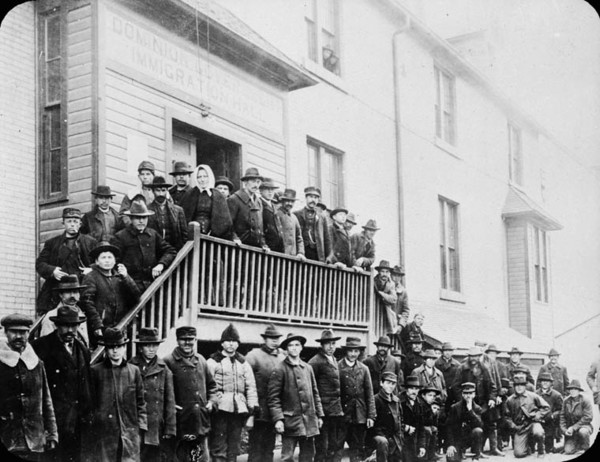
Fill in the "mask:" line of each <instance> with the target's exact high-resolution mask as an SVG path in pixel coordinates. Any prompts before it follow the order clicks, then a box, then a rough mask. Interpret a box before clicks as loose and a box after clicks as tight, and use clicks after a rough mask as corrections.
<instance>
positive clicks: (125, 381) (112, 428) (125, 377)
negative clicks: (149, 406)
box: [91, 357, 148, 462]
mask: <svg viewBox="0 0 600 462" xmlns="http://www.w3.org/2000/svg"><path fill="white" fill-rule="evenodd" d="M92 384H93V389H94V394H95V401H96V409H95V413H94V422H93V428H92V434H93V435H94V441H95V449H94V450H93V451H92V453H91V459H92V460H96V461H98V462H105V461H108V460H117V450H118V447H119V440H120V442H121V444H122V447H123V457H122V458H121V461H122V462H139V461H140V430H144V431H147V430H148V420H147V412H146V401H145V400H144V384H143V381H142V374H141V373H140V370H139V369H138V367H137V366H134V365H132V364H129V363H127V362H126V361H125V360H123V361H122V362H121V364H120V365H118V366H116V367H113V366H112V364H111V362H110V360H109V359H108V358H107V357H105V358H104V359H103V360H102V362H100V363H98V364H95V365H93V366H92Z"/></svg>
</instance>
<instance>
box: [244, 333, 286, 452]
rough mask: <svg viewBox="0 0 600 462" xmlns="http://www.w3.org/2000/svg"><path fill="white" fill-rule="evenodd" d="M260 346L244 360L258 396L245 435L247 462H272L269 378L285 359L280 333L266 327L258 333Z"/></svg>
mask: <svg viewBox="0 0 600 462" xmlns="http://www.w3.org/2000/svg"><path fill="white" fill-rule="evenodd" d="M260 335H261V336H262V338H263V339H264V343H263V344H262V345H261V346H260V347H258V348H254V349H253V350H251V351H250V352H249V353H248V354H247V355H246V360H247V361H248V363H249V364H250V366H251V367H252V371H253V372H254V379H255V381H256V391H257V394H258V410H257V411H256V413H255V416H254V427H253V428H252V429H251V430H250V431H249V432H248V445H249V447H248V462H273V449H274V447H275V427H274V424H273V422H272V420H271V413H270V411H269V406H268V404H267V395H268V391H269V379H270V378H271V373H272V372H273V369H274V368H275V366H276V365H277V364H279V363H280V362H281V361H283V359H284V358H285V356H284V354H283V353H282V352H281V350H280V349H279V342H280V339H281V336H282V334H281V332H279V331H278V330H277V327H275V325H273V324H269V325H268V326H267V327H266V328H265V331H264V332H263V333H262V334H260Z"/></svg>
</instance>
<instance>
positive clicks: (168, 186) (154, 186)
mask: <svg viewBox="0 0 600 462" xmlns="http://www.w3.org/2000/svg"><path fill="white" fill-rule="evenodd" d="M171 186H173V185H172V184H171V183H152V184H151V185H150V187H151V188H152V189H157V188H170V187H171Z"/></svg>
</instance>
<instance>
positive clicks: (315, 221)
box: [294, 186, 332, 263]
mask: <svg viewBox="0 0 600 462" xmlns="http://www.w3.org/2000/svg"><path fill="white" fill-rule="evenodd" d="M304 196H305V199H306V207H304V208H303V209H302V210H297V211H295V212H294V214H295V215H296V218H298V223H300V228H301V229H302V240H303V241H304V254H305V255H306V258H308V259H309V260H314V261H320V262H322V263H329V262H331V258H332V255H331V253H332V244H331V235H330V232H329V226H328V225H327V219H326V218H325V215H324V214H323V213H322V212H320V211H319V209H318V207H317V202H319V199H320V198H321V190H320V189H319V188H315V187H314V186H309V187H307V188H304Z"/></svg>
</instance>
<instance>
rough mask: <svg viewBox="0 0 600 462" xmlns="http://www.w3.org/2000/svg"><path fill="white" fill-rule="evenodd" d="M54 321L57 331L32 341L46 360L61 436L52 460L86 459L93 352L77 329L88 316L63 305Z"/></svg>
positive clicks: (90, 419)
mask: <svg viewBox="0 0 600 462" xmlns="http://www.w3.org/2000/svg"><path fill="white" fill-rule="evenodd" d="M50 320H51V321H52V322H53V323H54V324H55V325H56V330H55V331H53V332H51V333H49V334H47V335H44V336H42V337H40V338H38V339H37V340H35V341H34V342H33V343H32V346H33V349H34V350H35V352H36V354H37V355H38V357H39V358H40V359H41V360H42V361H43V362H44V367H45V369H46V375H47V379H48V386H49V387H50V395H51V397H52V404H53V406H54V415H55V417H56V426H57V428H58V435H59V443H58V446H57V448H56V451H54V452H52V453H51V455H50V457H49V458H48V460H52V461H56V462H63V461H64V462H79V461H85V460H86V458H87V456H88V451H89V449H90V448H89V446H88V445H87V444H86V441H87V439H86V438H87V437H88V436H89V435H88V433H89V431H90V428H91V423H92V417H93V410H94V401H93V395H92V388H91V387H92V385H91V372H90V351H89V350H88V348H87V347H86V345H85V344H84V343H83V342H82V341H81V340H79V339H78V338H77V330H78V327H79V326H80V325H81V324H82V323H85V320H86V318H85V316H81V314H80V313H79V311H77V310H75V309H73V308H72V307H69V306H66V305H63V306H61V307H60V308H58V310H57V313H56V314H55V315H52V316H51V318H50Z"/></svg>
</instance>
